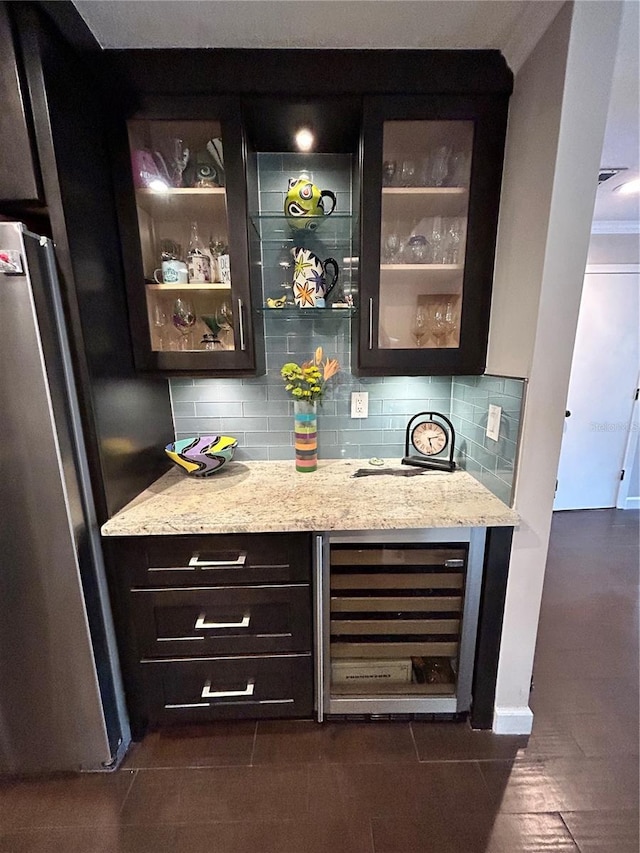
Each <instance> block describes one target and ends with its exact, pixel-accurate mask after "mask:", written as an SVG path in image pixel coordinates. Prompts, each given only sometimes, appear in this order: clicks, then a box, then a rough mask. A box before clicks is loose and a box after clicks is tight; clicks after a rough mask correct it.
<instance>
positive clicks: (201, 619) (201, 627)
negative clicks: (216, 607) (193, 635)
mask: <svg viewBox="0 0 640 853" xmlns="http://www.w3.org/2000/svg"><path fill="white" fill-rule="evenodd" d="M250 620H251V614H250V613H246V614H245V615H244V616H243V617H242V619H241V620H240V621H239V622H207V614H206V613H201V614H200V615H199V616H198V618H197V619H196V625H195V630H196V631H205V630H207V629H216V628H248V627H249V621H250Z"/></svg>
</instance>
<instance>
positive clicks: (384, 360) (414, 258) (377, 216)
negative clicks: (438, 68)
mask: <svg viewBox="0 0 640 853" xmlns="http://www.w3.org/2000/svg"><path fill="white" fill-rule="evenodd" d="M505 128H506V110H505V105H504V103H503V102H502V101H501V100H500V99H499V98H495V99H494V98H483V97H480V96H455V95H451V96H449V95H437V96H436V95H434V96H424V97H422V98H408V97H404V96H402V97H400V96H399V97H391V96H388V97H387V96H384V97H383V96H381V97H374V96H372V97H370V98H367V99H365V107H364V120H363V135H362V146H363V158H362V162H363V179H362V235H363V236H362V256H361V277H360V281H361V297H362V298H361V301H360V308H361V315H360V316H361V325H360V334H359V340H358V369H359V372H360V373H363V374H365V375H366V374H367V373H368V374H370V375H385V374H389V375H394V374H395V375H416V374H423V373H424V374H452V373H471V374H473V373H482V371H483V370H484V366H485V358H486V347H487V336H488V327H489V311H490V305H491V286H492V279H493V259H494V254H495V241H496V230H497V219H498V206H499V199H500V180H501V176H502V160H503V150H504V136H505Z"/></svg>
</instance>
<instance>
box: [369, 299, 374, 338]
mask: <svg viewBox="0 0 640 853" xmlns="http://www.w3.org/2000/svg"><path fill="white" fill-rule="evenodd" d="M369 349H373V297H369Z"/></svg>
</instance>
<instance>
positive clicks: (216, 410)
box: [196, 402, 264, 418]
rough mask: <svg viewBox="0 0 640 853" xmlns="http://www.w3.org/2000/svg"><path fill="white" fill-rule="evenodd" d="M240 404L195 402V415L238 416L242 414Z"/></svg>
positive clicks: (205, 416) (211, 416) (199, 416)
mask: <svg viewBox="0 0 640 853" xmlns="http://www.w3.org/2000/svg"><path fill="white" fill-rule="evenodd" d="M245 405H246V404H245ZM255 405H258V404H257V403H256V404H255ZM260 405H264V403H262V404H260ZM242 406H243V404H242V403H224V402H220V403H196V416H197V417H198V418H239V417H242V414H243V410H242Z"/></svg>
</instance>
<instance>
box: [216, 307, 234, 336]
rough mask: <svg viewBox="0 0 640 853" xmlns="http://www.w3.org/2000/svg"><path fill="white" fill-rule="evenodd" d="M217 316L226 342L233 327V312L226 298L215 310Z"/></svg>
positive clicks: (217, 321)
mask: <svg viewBox="0 0 640 853" xmlns="http://www.w3.org/2000/svg"><path fill="white" fill-rule="evenodd" d="M215 318H216V323H217V324H218V326H219V327H220V331H221V333H222V337H223V339H224V343H225V344H226V343H227V338H228V337H229V334H230V333H231V331H232V329H233V312H232V311H231V308H230V307H229V303H228V302H227V301H226V300H223V301H222V302H221V303H220V307H219V308H218V309H217V310H216V312H215Z"/></svg>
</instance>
